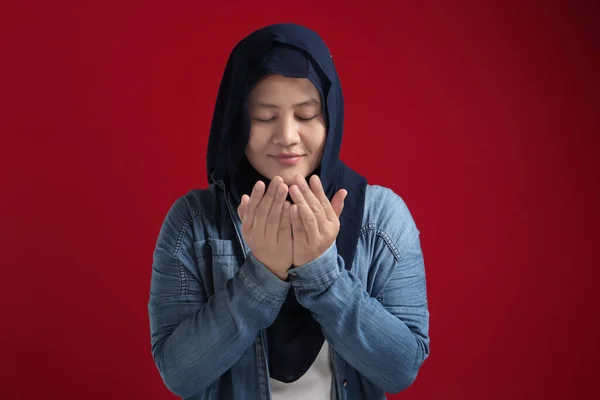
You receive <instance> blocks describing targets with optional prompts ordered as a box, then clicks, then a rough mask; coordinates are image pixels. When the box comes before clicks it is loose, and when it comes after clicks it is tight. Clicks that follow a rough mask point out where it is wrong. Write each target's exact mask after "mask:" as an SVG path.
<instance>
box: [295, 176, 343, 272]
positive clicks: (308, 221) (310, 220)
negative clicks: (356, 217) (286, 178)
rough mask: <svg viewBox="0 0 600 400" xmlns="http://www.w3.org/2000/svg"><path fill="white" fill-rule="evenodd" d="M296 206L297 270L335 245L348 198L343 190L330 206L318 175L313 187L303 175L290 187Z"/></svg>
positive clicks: (296, 177) (313, 177) (314, 179)
mask: <svg viewBox="0 0 600 400" xmlns="http://www.w3.org/2000/svg"><path fill="white" fill-rule="evenodd" d="M290 195H291V196H292V200H294V204H293V205H292V206H291V207H290V217H291V221H292V232H293V253H294V254H293V258H292V260H293V263H294V266H295V267H299V266H301V265H304V264H306V263H308V262H310V261H313V260H315V259H317V258H319V257H320V256H321V255H322V254H323V253H324V252H325V251H326V250H327V249H329V247H330V246H331V245H332V244H333V242H334V241H335V239H336V238H337V235H338V233H339V231H340V220H339V217H340V215H341V214H342V210H343V208H344V199H345V198H346V196H347V195H348V192H347V191H346V190H345V189H340V190H339V191H338V192H337V193H336V194H335V195H334V196H333V199H332V200H331V203H330V202H329V199H327V195H326V194H325V192H324V191H323V185H321V180H320V179H319V177H318V176H317V175H313V176H311V178H310V186H309V185H308V184H307V182H306V179H305V178H304V177H302V176H300V175H296V176H295V177H294V185H292V186H291V187H290Z"/></svg>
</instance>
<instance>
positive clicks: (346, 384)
mask: <svg viewBox="0 0 600 400" xmlns="http://www.w3.org/2000/svg"><path fill="white" fill-rule="evenodd" d="M346 386H348V381H347V380H346V379H344V387H346Z"/></svg>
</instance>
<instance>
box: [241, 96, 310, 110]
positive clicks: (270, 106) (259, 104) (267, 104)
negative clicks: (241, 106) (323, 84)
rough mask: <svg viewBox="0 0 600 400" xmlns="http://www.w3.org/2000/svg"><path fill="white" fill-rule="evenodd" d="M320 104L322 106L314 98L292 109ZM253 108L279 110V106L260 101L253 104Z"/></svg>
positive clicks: (294, 105)
mask: <svg viewBox="0 0 600 400" xmlns="http://www.w3.org/2000/svg"><path fill="white" fill-rule="evenodd" d="M320 104H321V102H320V101H319V100H317V99H315V98H314V97H313V98H311V99H309V100H306V101H303V102H301V103H296V104H292V107H302V106H310V105H317V106H318V105H320ZM252 106H253V107H265V108H279V106H278V105H276V104H269V103H262V102H260V101H255V102H254V103H253V104H252Z"/></svg>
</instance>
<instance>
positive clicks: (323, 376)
mask: <svg viewBox="0 0 600 400" xmlns="http://www.w3.org/2000/svg"><path fill="white" fill-rule="evenodd" d="M332 368H333V367H332V363H331V354H330V352H329V343H327V341H325V342H324V343H323V347H321V351H319V355H317V358H316V359H315V361H314V362H313V364H312V365H311V366H310V368H309V369H308V371H306V373H305V374H304V375H302V376H301V377H300V379H298V380H297V381H295V382H291V383H283V382H280V381H278V380H275V379H271V378H270V379H269V380H270V382H271V398H272V399H273V400H330V399H331V379H332Z"/></svg>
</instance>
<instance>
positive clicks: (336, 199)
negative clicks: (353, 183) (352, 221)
mask: <svg viewBox="0 0 600 400" xmlns="http://www.w3.org/2000/svg"><path fill="white" fill-rule="evenodd" d="M346 196H348V191H346V189H340V190H338V192H337V193H336V194H335V195H334V196H333V199H331V207H333V211H335V215H337V217H338V218H339V217H340V215H342V211H343V210H344V200H346Z"/></svg>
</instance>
